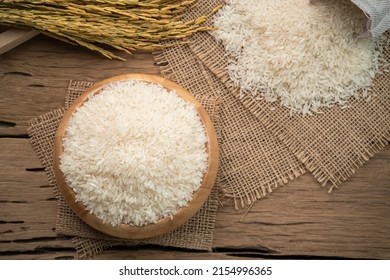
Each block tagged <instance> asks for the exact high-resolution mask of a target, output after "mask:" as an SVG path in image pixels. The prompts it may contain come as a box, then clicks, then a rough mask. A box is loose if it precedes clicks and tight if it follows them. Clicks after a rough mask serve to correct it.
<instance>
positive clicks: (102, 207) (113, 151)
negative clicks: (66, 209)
mask: <svg viewBox="0 0 390 280" xmlns="http://www.w3.org/2000/svg"><path fill="white" fill-rule="evenodd" d="M206 143H207V136H206V134H205V129H204V126H203V124H202V121H201V120H200V117H199V115H198V113H197V110H196V108H195V106H194V105H193V104H192V103H189V102H186V101H185V100H184V99H183V98H181V97H180V96H179V95H178V94H177V93H176V92H175V91H168V90H166V89H165V88H163V87H162V86H160V85H157V84H151V83H145V82H141V81H136V80H127V81H121V82H115V83H111V84H108V85H107V86H105V87H104V88H103V89H102V91H101V92H100V93H99V94H97V95H94V96H91V97H90V98H89V99H88V100H87V101H86V102H85V103H84V104H83V106H81V107H80V108H78V109H77V111H76V112H75V113H74V114H73V116H72V118H71V119H70V121H69V123H68V127H67V130H66V134H65V137H64V139H63V148H64V150H63V154H62V156H61V159H60V160H61V162H60V169H61V170H62V172H63V173H64V176H65V179H66V182H67V183H68V185H69V186H70V187H71V188H72V189H73V190H74V192H75V193H76V199H77V201H80V202H81V203H83V204H84V205H85V206H86V208H87V209H88V210H89V211H90V212H91V213H93V214H95V215H96V216H97V217H98V218H100V219H102V220H103V221H104V222H105V223H110V224H111V225H113V226H116V225H119V224H122V223H124V224H131V225H136V226H142V225H147V224H150V223H155V222H157V221H158V220H160V219H162V218H165V217H171V216H172V215H174V214H175V213H176V212H177V210H178V209H179V208H180V207H183V206H185V205H187V204H188V202H189V201H190V200H191V199H192V195H193V192H194V191H196V190H198V189H199V187H200V186H201V182H202V179H203V175H204V173H205V172H206V170H207V166H208V164H207V160H208V156H207V152H206Z"/></svg>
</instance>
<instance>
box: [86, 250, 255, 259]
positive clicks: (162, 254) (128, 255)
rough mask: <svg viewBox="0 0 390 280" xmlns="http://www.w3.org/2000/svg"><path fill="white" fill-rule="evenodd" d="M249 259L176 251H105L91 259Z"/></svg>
mask: <svg viewBox="0 0 390 280" xmlns="http://www.w3.org/2000/svg"><path fill="white" fill-rule="evenodd" d="M237 258H240V259H250V257H247V256H245V255H244V254H240V253H235V252H226V253H211V252H197V253H194V252H182V251H176V250H163V249H162V250H153V249H127V248H121V249H120V250H107V251H105V252H103V253H101V254H99V255H97V256H95V257H93V258H92V259H95V260H233V259H237Z"/></svg>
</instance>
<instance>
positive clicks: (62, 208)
mask: <svg viewBox="0 0 390 280" xmlns="http://www.w3.org/2000/svg"><path fill="white" fill-rule="evenodd" d="M91 85H93V83H91V82H85V81H71V82H70V83H69V87H68V91H67V94H66V96H65V108H61V109H57V110H54V111H52V112H49V113H46V114H44V115H42V116H39V117H37V118H34V119H32V120H30V125H29V129H28V132H29V135H30V139H31V143H32V146H33V148H34V150H35V152H36V154H37V155H38V157H39V159H40V160H41V162H42V164H43V166H44V167H45V171H46V174H47V176H48V179H49V182H50V184H51V186H52V187H53V190H54V194H55V196H56V198H57V200H58V210H57V221H56V232H57V233H59V234H64V235H68V236H73V237H74V238H73V242H74V244H75V248H76V250H77V252H78V255H79V258H87V257H92V256H94V255H96V254H98V253H100V252H102V251H104V250H105V249H108V248H110V247H112V246H119V245H121V246H135V245H139V244H154V245H161V246H167V247H177V248H186V249H195V250H211V248H212V241H213V233H214V225H215V218H216V213H217V208H218V204H219V200H218V189H219V187H218V185H219V180H220V176H219V175H218V176H217V180H216V183H215V186H214V188H213V190H212V193H211V195H210V197H209V198H208V200H207V201H206V203H205V204H204V205H203V207H202V208H201V209H200V210H199V211H198V213H197V214H196V215H195V216H194V217H192V218H191V219H190V220H188V221H187V222H186V223H185V224H184V225H182V226H181V227H179V228H177V229H175V230H174V231H172V232H169V233H167V234H164V235H161V236H158V237H154V238H148V239H143V240H134V241H133V240H131V241H129V240H123V239H119V238H113V237H112V236H108V235H106V234H103V233H101V232H99V231H97V230H95V229H93V228H92V227H90V226H89V225H87V224H86V223H84V222H83V221H82V220H81V219H80V218H79V217H78V216H77V215H76V214H75V213H74V212H73V210H72V209H71V208H70V207H69V206H68V204H67V203H66V202H65V200H64V199H63V197H62V195H61V194H60V192H59V188H58V186H57V184H56V180H55V176H54V171H53V145H54V139H55V133H56V131H57V128H58V126H59V124H60V122H61V119H62V117H63V115H64V113H65V111H66V109H67V108H69V106H70V105H71V104H72V103H73V101H74V100H75V99H76V98H77V97H78V96H80V94H81V93H82V92H84V91H85V90H86V89H87V88H88V87H90V86H91ZM198 101H199V102H200V103H201V104H202V106H203V107H204V108H205V110H206V111H207V112H208V114H209V116H210V119H211V121H212V122H213V124H214V125H215V127H216V130H217V137H218V138H219V137H220V136H219V135H220V132H219V131H218V128H219V127H220V126H219V107H220V104H221V100H220V99H218V98H209V97H207V98H199V99H198Z"/></svg>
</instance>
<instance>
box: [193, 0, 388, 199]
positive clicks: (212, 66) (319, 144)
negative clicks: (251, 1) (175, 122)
mask: <svg viewBox="0 0 390 280" xmlns="http://www.w3.org/2000/svg"><path fill="white" fill-rule="evenodd" d="M223 2H224V1H221V0H199V1H198V5H197V8H196V9H193V10H191V11H189V13H188V14H187V18H194V17H196V16H197V15H198V14H199V13H206V14H207V13H210V11H211V10H212V9H213V7H215V6H217V5H220V4H223ZM206 24H207V25H209V26H212V20H209V21H208V22H207V23H206ZM386 36H389V32H387V33H386ZM190 48H191V50H192V52H193V53H195V54H196V55H197V57H198V58H199V60H201V61H202V62H203V63H204V65H206V66H207V68H208V69H209V70H211V72H212V73H213V74H214V75H215V76H216V77H218V79H219V80H220V81H221V82H222V83H223V84H224V85H225V86H226V87H227V89H228V91H229V92H230V93H231V95H233V96H234V97H235V98H236V99H237V100H239V102H240V103H241V104H243V105H244V106H245V107H246V108H247V109H248V110H249V111H250V112H251V113H252V114H253V116H255V117H256V119H257V121H258V122H261V123H262V124H264V126H265V127H266V128H267V130H268V131H270V132H272V134H273V135H275V136H276V137H277V138H278V139H279V140H280V141H281V142H282V143H283V144H284V146H285V147H287V148H288V149H289V150H290V151H291V152H292V153H293V154H294V155H295V157H296V158H297V159H298V160H299V161H300V162H302V164H304V166H305V167H306V168H307V170H309V171H310V172H311V173H312V174H313V175H314V177H315V178H316V179H317V180H318V182H319V183H321V185H322V186H326V187H327V188H328V190H329V191H330V190H332V189H333V188H334V187H339V186H340V185H341V184H342V182H344V181H345V180H347V179H348V178H349V177H350V176H351V175H352V174H353V173H354V172H355V171H356V169H357V168H358V167H360V166H361V165H363V164H364V163H365V162H366V161H367V160H369V158H370V157H372V156H373V155H374V154H375V153H377V152H378V151H380V150H381V149H382V148H384V147H385V146H386V145H387V144H388V141H389V140H390V73H389V72H387V73H385V74H381V75H377V76H376V78H375V81H374V84H373V86H372V88H371V100H369V101H368V100H362V99H360V100H356V99H355V100H351V101H350V102H349V105H350V106H349V107H348V108H347V109H342V108H341V107H340V106H334V107H333V108H329V109H324V110H323V114H317V115H314V116H302V115H298V114H295V115H290V113H289V110H288V109H285V108H284V107H277V108H274V107H275V106H274V105H273V104H272V105H271V104H270V103H267V102H265V101H264V100H256V99H255V98H254V97H252V96H250V95H244V96H240V90H239V89H238V88H236V87H235V86H234V85H233V83H232V81H231V80H230V78H229V74H228V71H227V66H228V62H229V57H228V55H227V54H226V52H225V51H224V47H223V46H222V45H221V44H220V43H219V42H217V41H216V40H215V39H214V38H213V37H212V36H211V35H210V34H209V33H199V34H196V35H194V36H193V37H192V40H191V42H190ZM386 58H387V61H390V49H388V50H387V53H386ZM287 155H288V153H286V157H287ZM259 160H261V159H259Z"/></svg>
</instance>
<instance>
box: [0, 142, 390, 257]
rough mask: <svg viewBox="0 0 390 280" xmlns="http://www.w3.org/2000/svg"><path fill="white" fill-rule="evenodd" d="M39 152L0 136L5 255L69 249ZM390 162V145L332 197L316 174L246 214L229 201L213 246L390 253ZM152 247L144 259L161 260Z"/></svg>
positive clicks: (271, 252) (255, 251) (272, 253)
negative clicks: (57, 225)
mask: <svg viewBox="0 0 390 280" xmlns="http://www.w3.org/2000/svg"><path fill="white" fill-rule="evenodd" d="M34 157H35V155H34V153H33V151H32V148H31V145H30V143H29V140H28V139H12V138H3V139H0V172H2V171H1V170H4V169H3V168H8V169H7V171H6V172H5V173H3V172H2V174H4V176H5V177H3V175H2V176H1V178H7V182H8V183H6V184H5V183H4V182H3V179H0V181H1V182H2V183H1V184H0V194H1V196H0V198H1V199H0V213H1V214H0V220H1V221H4V223H0V241H2V242H0V253H1V252H4V251H7V252H12V251H15V252H19V251H20V250H21V249H23V248H25V250H27V249H28V250H34V248H36V247H39V246H44V243H45V242H46V239H45V238H48V239H47V240H50V242H52V243H51V244H52V245H53V246H58V248H60V247H63V248H66V247H67V246H69V244H68V242H69V240H62V239H59V240H57V239H55V238H56V234H55V232H54V227H55V217H56V201H53V200H52V199H50V198H52V192H51V188H50V187H43V188H39V186H45V185H46V186H47V179H46V177H45V175H44V172H43V171H37V172H27V171H25V170H26V167H32V168H36V167H39V166H40V165H39V161H38V160H37V159H36V158H34ZM389 163H390V147H387V148H385V149H384V150H383V151H381V152H380V153H379V154H378V155H377V156H375V157H374V158H373V159H371V160H370V161H369V162H368V163H367V164H366V165H365V166H364V167H363V168H360V169H359V170H358V171H357V172H356V174H355V175H354V176H353V177H352V178H351V179H350V180H349V181H348V182H346V183H345V184H344V185H343V186H342V188H340V189H338V190H335V191H334V192H333V193H331V194H328V193H327V192H326V190H324V189H323V188H321V187H320V186H319V185H318V184H317V183H316V182H315V180H314V179H313V178H312V177H311V175H305V176H302V177H300V178H299V179H297V180H296V181H294V182H291V183H289V184H288V185H286V186H285V187H283V188H280V189H278V190H277V191H275V192H274V193H273V194H272V195H271V196H269V197H268V198H265V199H263V200H261V201H259V202H257V203H255V204H254V205H253V207H252V208H251V209H250V211H249V213H248V214H247V215H246V216H245V212H246V209H243V210H241V211H236V210H234V209H233V207H231V206H229V205H228V204H227V205H226V206H225V207H222V208H221V209H220V211H219V213H218V216H217V222H216V229H215V239H214V247H215V249H216V250H217V251H218V250H223V252H225V251H226V252H235V253H236V257H238V255H237V250H238V251H244V252H249V253H248V254H252V255H253V256H258V257H262V256H269V257H278V256H286V257H288V256H323V257H349V258H390V219H389V215H388V213H390V201H389V199H388V198H389V196H390V172H389V170H390V169H389ZM7 165H9V167H7ZM25 173H26V174H25ZM21 174H25V175H21ZM18 177H20V178H19V179H15V180H14V181H12V180H10V178H18ZM29 178H31V180H29ZM3 197H6V198H7V199H6V200H5V199H3ZM18 201H19V202H18ZM20 201H22V202H20ZM39 238H43V240H41V239H39ZM53 238H54V239H53ZM18 240H19V241H20V242H18ZM62 242H65V243H62ZM66 244H68V245H66ZM141 251H142V250H141ZM148 252H149V251H148V250H146V251H145V254H144V255H143V256H144V257H145V258H158V257H157V256H156V255H154V252H153V253H150V252H149V253H150V255H149V253H148ZM164 254H165V253H164ZM164 254H163V255H161V257H163V258H169V256H170V254H169V253H167V254H166V255H164ZM188 254H189V255H188V258H190V257H189V256H191V255H192V254H194V256H193V257H191V258H198V253H192V252H191V253H188ZM223 254H225V253H223ZM244 255H246V254H244ZM126 256H128V258H129V259H131V258H136V256H138V252H137V253H134V252H132V251H129V252H128V251H127V250H125V251H123V250H119V251H118V252H116V251H115V250H111V252H107V253H106V255H105V256H101V258H108V259H109V258H117V257H118V258H126ZM148 256H149V257H148ZM159 256H160V255H159ZM211 256H213V255H211ZM219 257H221V256H215V258H219ZM97 258H100V256H97ZM183 258H187V255H185V257H184V256H183ZM200 258H201V257H200Z"/></svg>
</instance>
